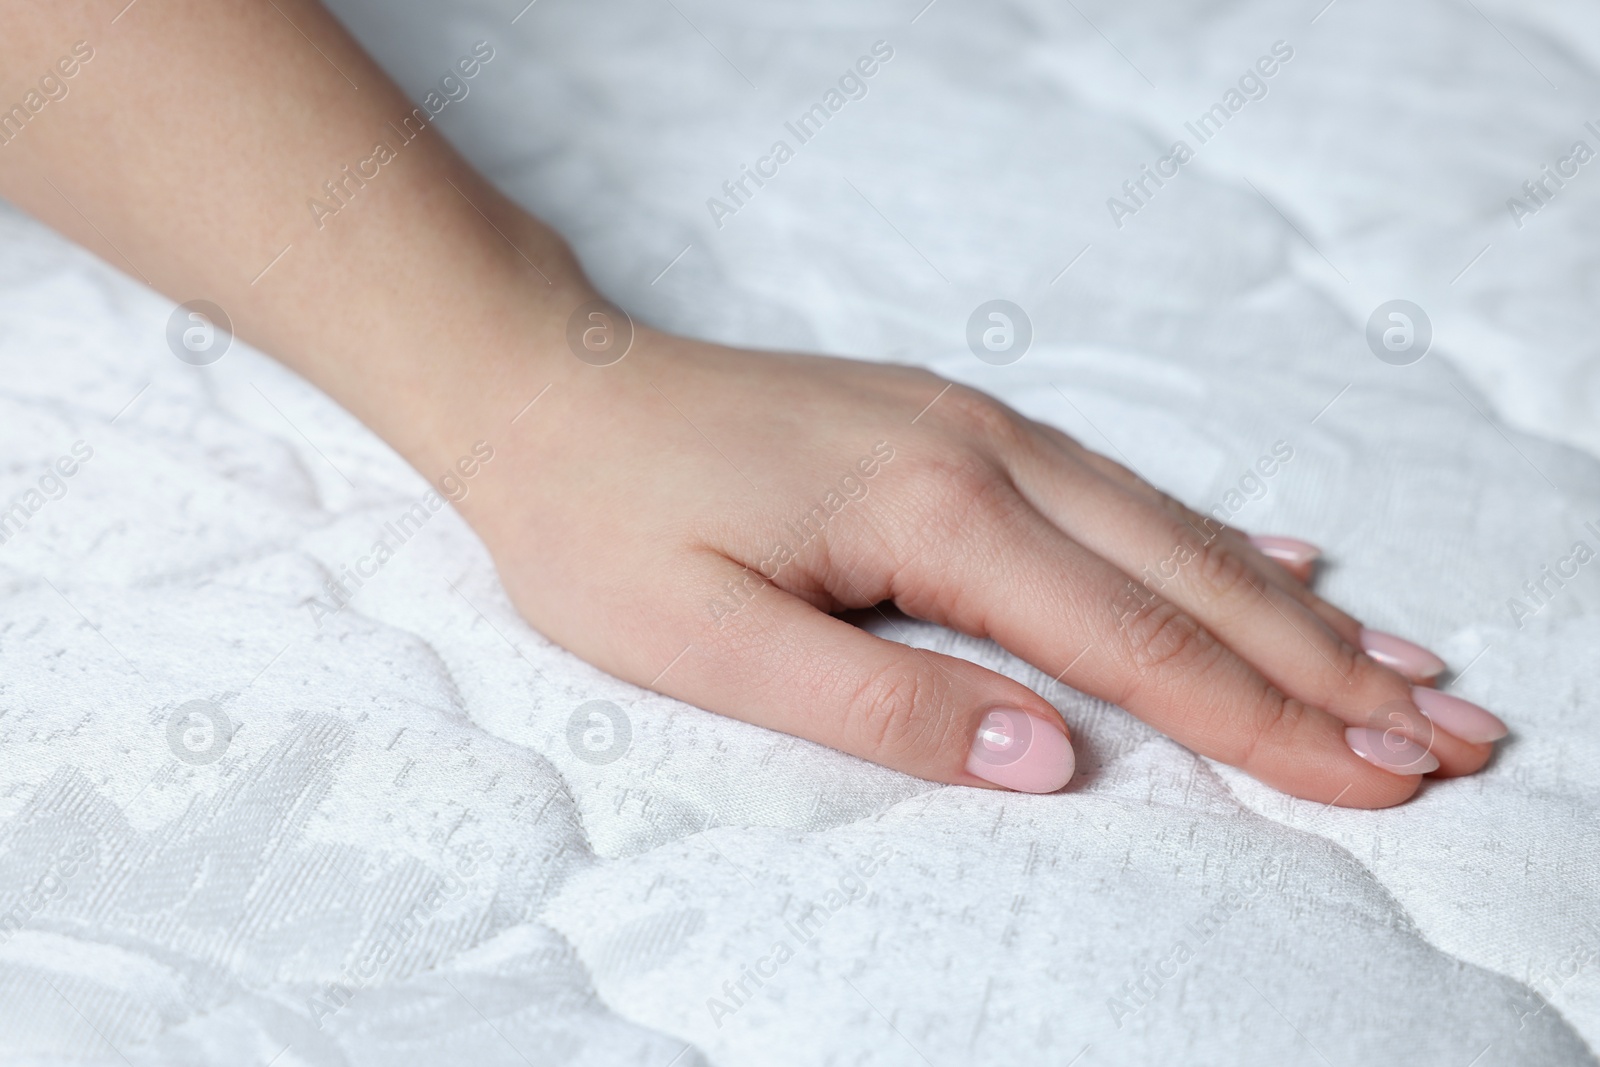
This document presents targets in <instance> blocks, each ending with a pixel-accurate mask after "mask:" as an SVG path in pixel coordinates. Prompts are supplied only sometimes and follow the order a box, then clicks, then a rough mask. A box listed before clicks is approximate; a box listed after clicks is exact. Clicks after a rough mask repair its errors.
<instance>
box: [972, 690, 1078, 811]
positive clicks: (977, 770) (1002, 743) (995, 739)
mask: <svg viewBox="0 0 1600 1067" xmlns="http://www.w3.org/2000/svg"><path fill="white" fill-rule="evenodd" d="M1076 767H1077V760H1076V758H1075V757H1074V756H1073V754H1072V742H1070V741H1068V740H1067V733H1066V731H1065V730H1064V729H1062V727H1061V725H1060V720H1059V719H1058V720H1056V721H1055V722H1049V721H1047V720H1045V719H1043V718H1041V717H1039V716H1036V715H1030V714H1029V713H1028V712H1026V711H1023V710H1021V709H1020V708H991V709H990V710H989V711H988V712H987V713H985V714H984V716H983V722H982V723H980V724H979V725H978V732H977V734H976V735H975V736H974V737H973V739H972V750H971V752H970V753H969V754H968V755H967V773H968V774H971V775H974V776H976V777H978V778H982V779H983V780H984V781H986V782H993V783H994V784H995V785H998V786H1004V787H1005V788H1007V789H1015V790H1017V791H1018V792H1022V793H1054V792H1055V791H1056V790H1057V789H1060V788H1061V787H1062V786H1064V785H1066V784H1067V783H1068V782H1070V781H1071V780H1072V772H1073V770H1075V769H1076Z"/></svg>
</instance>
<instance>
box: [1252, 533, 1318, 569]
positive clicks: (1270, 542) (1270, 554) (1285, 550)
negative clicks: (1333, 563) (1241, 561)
mask: <svg viewBox="0 0 1600 1067" xmlns="http://www.w3.org/2000/svg"><path fill="white" fill-rule="evenodd" d="M1250 543H1251V544H1252V545H1255V546H1256V550H1257V551H1259V552H1260V553H1261V554H1262V555H1263V556H1266V557H1267V558H1268V559H1275V560H1277V561H1279V562H1280V563H1289V564H1294V565H1302V564H1306V563H1310V562H1312V561H1313V560H1315V559H1318V558H1320V557H1321V555H1322V549H1320V548H1318V547H1317V546H1316V545H1314V544H1312V543H1311V542H1310V541H1302V540H1300V539H1299V538H1297V537H1276V536H1274V535H1272V534H1255V535H1254V536H1252V537H1251V538H1250Z"/></svg>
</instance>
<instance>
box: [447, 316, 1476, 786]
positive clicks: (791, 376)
mask: <svg viewBox="0 0 1600 1067" xmlns="http://www.w3.org/2000/svg"><path fill="white" fill-rule="evenodd" d="M596 321H601V320H596ZM543 384H545V383H541V382H539V381H538V378H537V376H529V378H528V380H527V384H526V386H525V387H524V388H523V391H522V393H520V394H513V395H500V396H498V397H496V398H495V402H494V404H493V405H492V407H493V408H494V409H495V411H494V412H493V414H491V412H490V411H489V410H488V408H485V410H483V411H480V412H479V413H478V414H477V417H476V418H475V419H473V420H470V421H472V422H474V423H475V424H478V425H501V426H506V427H507V432H506V434H505V436H504V437H503V438H496V439H495V440H493V441H492V444H493V447H494V448H495V453H496V455H495V460H494V462H493V464H492V466H489V467H485V475H483V476H480V480H479V482H478V483H475V488H474V492H473V494H472V496H471V497H470V498H469V500H468V501H467V502H466V505H465V507H464V510H465V511H466V513H467V515H468V517H469V519H470V520H471V521H472V522H473V523H474V524H475V526H476V527H477V529H478V530H479V531H480V533H481V534H482V535H483V537H484V538H485V540H486V542H487V543H488V545H489V547H490V550H491V551H492V552H493V554H494V557H495V559H496V561H497V562H498V565H499V568H500V573H501V576H502V578H503V580H504V581H505V583H506V586H507V588H508V589H509V591H510V593H511V596H512V598H513V600H514V601H515V603H516V605H517V607H518V608H519V610H520V611H521V612H522V613H523V614H524V615H525V616H526V617H527V619H528V620H529V622H531V623H532V624H533V626H534V627H536V628H537V629H538V630H540V631H541V632H542V633H544V634H546V635H547V636H549V637H550V638H552V639H553V640H555V641H557V642H559V643H560V644H562V645H564V646H565V647H567V648H569V649H571V650H572V651H574V652H576V653H577V654H578V655H580V656H582V657H584V658H585V659H587V660H589V661H591V662H593V663H595V664H597V665H598V666H600V667H602V668H604V669H606V670H608V671H610V672H612V673H614V674H616V675H618V676H620V677H622V678H625V679H628V680H630V681H633V682H635V683H637V684H639V685H643V686H648V687H652V688H655V689H658V690H660V691H662V692H665V693H668V694H670V695H672V696H675V697H678V698H680V699H682V700H685V701H687V702H689V703H692V704H696V705H699V706H700V707H703V708H708V709H710V710H713V711H717V712H721V713H722V714H725V715H730V716H733V717H736V718H740V719H744V720H746V721H749V722H753V723H757V724H759V725H762V726H766V727H770V728H772V729H775V730H781V731H784V732H786V733H791V734H795V735H798V736H801V737H805V738H809V739H811V740H813V741H817V742H819V743H821V744H824V745H829V746H831V747H833V748H837V749H841V750H843V751H846V752H850V753H853V754H855V755H858V756H861V757H863V758H865V759H869V760H872V761H874V762H877V763H881V764H883V765H885V766H888V767H892V768H895V769H897V770H901V771H904V772H906V773H909V774H914V775H918V776H920V777H923V778H929V779H933V780H935V781H940V782H951V783H958V784H964V785H996V786H1002V787H1006V788H1011V789H1018V790H1025V791H1029V792H1047V791H1051V790H1055V789H1058V788H1060V787H1061V786H1063V785H1064V784H1066V782H1067V781H1068V780H1069V779H1070V778H1071V777H1072V773H1073V765H1074V761H1073V753H1072V749H1071V746H1070V743H1069V741H1068V738H1067V735H1066V731H1065V729H1064V727H1063V725H1062V722H1061V717H1060V715H1058V714H1057V713H1056V711H1055V709H1054V708H1052V707H1051V705H1050V704H1049V703H1047V702H1046V701H1044V700H1043V699H1041V698H1040V697H1039V696H1038V695H1037V694H1036V693H1034V692H1032V691H1031V690H1029V689H1027V688H1026V687H1024V686H1022V685H1020V684H1018V683H1017V682H1014V681H1012V680H1010V679H1008V678H1005V677H1003V676H1001V675H999V674H996V673H995V672H993V671H990V670H986V669H984V668H982V667H979V666H976V665H974V664H972V663H969V662H967V661H965V660H961V659H956V658H953V657H950V656H944V655H940V654H938V653H935V652H928V651H923V650H919V649H913V648H910V647H907V646H905V645H902V644H898V643H895V642H893V641H888V640H884V639H882V638H879V637H875V636H873V635H871V634H868V633H866V632H864V631H862V630H860V629H858V628H857V627H854V626H852V625H850V624H849V623H846V622H844V621H842V620H840V619H838V618H835V617H833V616H832V615H831V614H830V613H832V612H838V611H842V610H845V609H851V608H865V607H869V606H872V605H876V604H879V603H880V602H883V601H892V602H894V604H895V605H897V606H898V607H899V608H900V609H901V610H902V611H904V612H905V613H906V614H909V615H913V616H916V617H918V618H923V619H928V620H931V621H933V622H937V623H940V624H942V625H946V626H949V627H952V628H954V629H956V630H959V631H961V632H963V633H966V634H971V635H973V636H977V637H988V638H993V639H994V640H995V641H997V642H999V643H1000V644H1001V645H1003V646H1005V647H1006V648H1008V649H1010V650H1011V651H1012V652H1014V653H1016V654H1017V655H1018V656H1020V657H1022V658H1023V659H1026V660H1027V661H1028V662H1030V663H1032V664H1033V665H1034V666H1036V667H1038V668H1039V669H1041V670H1043V671H1044V672H1045V673H1046V674H1049V675H1053V676H1057V677H1059V678H1060V680H1062V681H1064V682H1066V683H1067V684H1069V685H1072V686H1074V687H1075V688H1078V689H1081V690H1083V691H1084V692H1087V693H1091V694H1093V695H1095V696H1099V697H1103V698H1105V699H1106V700H1109V701H1112V702H1114V703H1116V704H1119V705H1121V706H1123V707H1125V708H1127V709H1128V710H1129V711H1131V712H1133V713H1134V714H1135V715H1138V716H1139V717H1140V718H1143V719H1144V720H1146V721H1147V722H1149V723H1150V724H1151V725H1153V726H1155V727H1156V728H1158V729H1160V730H1162V731H1163V732H1165V733H1166V734H1168V735H1170V736H1171V737H1173V738H1174V739H1176V740H1177V741H1179V742H1181V743H1182V744H1184V745H1186V746H1187V747H1189V748H1191V749H1193V750H1194V751H1196V752H1198V753H1201V754H1202V755H1206V756H1210V757H1213V758H1215V759H1219V760H1221V761H1223V762H1226V763H1230V764H1233V765H1235V766H1237V767H1240V768H1242V769H1244V770H1246V771H1247V772H1249V773H1250V774H1252V775H1254V776H1255V777H1257V778H1259V779H1260V780H1262V781H1264V782H1266V783H1268V784H1270V785H1272V786H1275V787H1276V788H1278V789H1282V790H1284V791H1285V792H1289V793H1292V794H1294V795H1296V796H1300V797H1305V798H1308V799H1313V800H1318V801H1322V802H1324V803H1338V804H1342V805H1348V806H1356V807H1381V806H1384V805H1389V804H1394V803H1398V802H1399V801H1402V800H1404V799H1406V798H1407V797H1409V796H1410V795H1411V794H1412V793H1413V792H1414V791H1415V790H1416V789H1417V786H1418V782H1419V775H1421V774H1423V773H1428V772H1437V773H1440V774H1448V775H1454V774H1466V773H1470V772H1472V771H1475V770H1477V769H1478V768H1479V767H1481V766H1482V765H1483V764H1484V762H1485V761H1486V760H1487V759H1488V756H1489V753H1490V746H1489V745H1488V744H1487V743H1485V742H1487V741H1489V740H1492V739H1493V738H1494V737H1497V736H1500V735H1502V734H1503V733H1504V728H1503V727H1502V726H1500V724H1499V722H1498V720H1496V719H1494V718H1493V717H1492V716H1490V715H1488V713H1487V712H1483V711H1482V710H1481V709H1477V708H1475V707H1474V706H1472V705H1467V704H1465V702H1461V701H1457V700H1455V699H1454V698H1450V697H1442V696H1441V695H1440V694H1437V693H1434V692H1433V691H1431V690H1427V689H1421V690H1419V689H1416V688H1414V686H1415V685H1416V684H1417V683H1425V682H1427V681H1428V680H1429V678H1431V676H1432V675H1434V674H1436V673H1438V671H1439V670H1441V669H1442V668H1443V666H1444V665H1443V663H1441V662H1440V661H1439V660H1437V659H1436V658H1435V657H1433V656H1431V655H1430V654H1429V653H1427V652H1425V651H1424V650H1422V649H1420V648H1417V647H1416V646H1414V645H1410V644H1409V643H1407V642H1403V641H1401V640H1399V639H1397V638H1393V637H1389V636H1387V635H1382V634H1376V633H1373V632H1371V631H1366V630H1363V628H1362V626H1361V624H1360V623H1359V622H1357V621H1356V620H1355V619H1352V618H1351V617H1350V616H1348V615H1346V614H1344V613H1343V612H1341V611H1339V610H1338V609H1336V608H1334V607H1332V606H1331V605H1329V604H1327V603H1326V602H1324V601H1322V600H1321V599H1320V598H1318V597H1317V596H1316V595H1314V594H1313V593H1311V592H1309V591H1308V590H1307V589H1306V588H1305V586H1304V585H1303V584H1302V581H1301V579H1303V578H1304V577H1305V576H1306V575H1307V574H1308V573H1309V569H1310V566H1311V559H1312V557H1313V555H1314V550H1313V549H1310V546H1305V545H1303V544H1302V543H1300V542H1294V541H1289V540H1287V539H1270V538H1263V539H1261V544H1262V546H1263V548H1265V549H1266V552H1264V551H1263V550H1262V549H1261V548H1257V547H1255V546H1254V545H1252V544H1251V542H1249V541H1248V540H1247V539H1246V538H1245V537H1244V536H1242V535H1241V534H1239V533H1238V532H1236V531H1233V530H1230V529H1226V528H1224V527H1222V526H1221V525H1220V524H1218V523H1217V522H1216V520H1214V519H1210V518H1206V517H1203V516H1200V515H1198V514H1196V513H1194V512H1192V511H1190V510H1189V509H1187V508H1185V507H1183V506H1182V505H1180V504H1179V503H1177V502H1176V501H1174V500H1173V499H1171V498H1170V497H1167V496H1165V495H1163V494H1162V493H1160V492H1158V491H1157V490H1155V489H1153V488H1151V487H1150V486H1149V485H1147V484H1145V483H1144V482H1143V481H1141V480H1140V479H1139V478H1137V477H1136V476H1135V475H1133V474H1132V473H1131V472H1129V471H1128V470H1126V469H1125V468H1123V467H1121V466H1119V465H1117V464H1116V463H1113V462H1112V461H1110V460H1108V459H1106V458H1105V457H1103V456H1099V455H1096V454H1095V453H1092V452H1089V451H1087V450H1086V449H1084V448H1083V447H1082V446H1080V445H1079V444H1077V442H1075V441H1073V440H1072V439H1071V438H1069V437H1067V436H1066V435H1065V434H1062V433H1060V432H1059V431H1057V430H1055V429H1053V428H1051V427H1048V426H1044V425H1041V424H1039V423H1036V422H1032V421H1030V420H1028V419H1026V418H1023V417H1022V416H1020V415H1018V414H1017V413H1016V412H1014V411H1011V410H1010V409H1008V408H1007V407H1005V406H1004V405H1002V404H1000V403H998V402H997V401H995V400H992V399H990V398H988V397H986V396H984V395H982V394H980V393H977V392H975V391H973V390H970V389H966V388H963V387H961V386H956V385H951V384H950V383H948V382H945V381H943V380H941V379H939V378H937V377H936V376H934V375H932V374H929V373H927V372H924V371H921V370H915V369H910V368H905V367H895V366H881V365H874V364H864V363H858V362H853V361H848V360H840V359H828V358H822V357H815V356H799V355H780V354H773V353H756V352H748V351H739V350H734V349H729V348H724V347H719V346H715V345H709V344H702V343H696V342H692V341H687V340H683V339H681V338H676V337H670V336H667V335H663V334H660V333H657V332H653V331H649V330H641V331H640V332H639V336H638V338H637V339H636V340H635V341H634V343H633V347H632V350H631V351H630V352H629V354H628V355H627V357H626V358H624V359H622V360H621V361H620V362H618V363H616V364H613V365H610V366H605V367H598V366H590V365H586V364H584V363H582V362H580V361H578V360H576V359H571V360H568V361H567V365H566V366H564V367H563V368H562V369H561V371H560V372H559V373H558V374H556V375H555V381H554V382H553V384H550V388H549V390H548V392H547V393H545V394H544V395H542V396H541V397H540V400H539V403H538V404H537V405H536V406H535V407H533V408H531V409H525V410H524V411H523V413H522V414H521V415H519V416H517V422H516V423H515V424H514V425H513V424H511V423H510V422H509V419H510V417H511V416H512V415H513V414H514V413H516V412H517V411H518V409H521V408H523V405H525V404H526V402H527V400H528V399H529V398H531V397H533V396H535V395H536V394H538V393H539V392H540V390H541V389H542V385H543ZM1268 552H1270V553H1271V555H1268V554H1267V553H1268ZM1363 646H1365V648H1366V649H1367V650H1368V651H1363ZM1379 660H1382V661H1383V662H1379ZM1385 663H1387V664H1388V665H1387V666H1385V665H1384V664H1385ZM1407 675H1409V677H1408V676H1407ZM1419 692H1421V693H1424V694H1426V695H1425V696H1423V697H1422V698H1421V700H1422V707H1423V710H1426V711H1428V712H1429V713H1430V714H1432V715H1434V717H1435V718H1434V719H1429V718H1428V717H1427V716H1425V715H1422V714H1419V711H1418V702H1419V701H1418V697H1417V694H1418V693H1419ZM1436 727H1438V728H1436ZM1446 728H1448V729H1452V730H1454V731H1457V732H1456V733H1452V732H1446ZM1475 742H1476V743H1475Z"/></svg>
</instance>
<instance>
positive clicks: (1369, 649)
mask: <svg viewBox="0 0 1600 1067" xmlns="http://www.w3.org/2000/svg"><path fill="white" fill-rule="evenodd" d="M1361 648H1362V651H1364V652H1366V654H1367V655H1369V656H1371V657H1372V658H1373V659H1375V660H1377V661H1378V662H1379V663H1381V664H1383V665H1384V666H1385V667H1388V668H1389V669H1390V670H1392V671H1396V672H1398V673H1400V674H1403V675H1405V676H1406V677H1407V678H1410V679H1411V680H1412V681H1413V682H1425V681H1427V680H1428V679H1430V678H1432V677H1434V676H1435V675H1437V674H1438V673H1439V672H1440V671H1442V670H1444V660H1442V659H1440V658H1439V657H1438V656H1435V655H1434V654H1433V653H1432V652H1429V651H1428V650H1427V649H1425V648H1423V647H1422V646H1421V645H1418V644H1413V643H1412V642H1410V641H1407V640H1406V639H1405V638H1403V637H1396V636H1395V635H1394V634H1386V633H1383V632H1382V631H1380V630H1369V629H1367V628H1366V627H1365V626H1363V627H1362V628H1361Z"/></svg>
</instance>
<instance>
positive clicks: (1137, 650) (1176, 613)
mask: <svg viewBox="0 0 1600 1067" xmlns="http://www.w3.org/2000/svg"><path fill="white" fill-rule="evenodd" d="M1122 632H1123V640H1124V642H1125V643H1126V649H1127V653H1128V658H1129V662H1130V663H1131V664H1132V666H1133V668H1134V670H1135V672H1136V673H1152V674H1156V673H1159V674H1172V673H1188V672H1193V671H1204V670H1207V669H1209V668H1210V666H1211V665H1212V663H1213V662H1215V660H1216V657H1217V654H1218V653H1219V652H1220V651H1221V649H1222V646H1221V645H1219V644H1218V643H1217V640H1216V639H1215V638H1214V637H1212V636H1211V635H1210V634H1209V633H1207V632H1206V630H1205V628H1204V627H1202V626H1201V625H1200V624H1199V623H1198V622H1196V621H1195V620H1194V619H1192V618H1190V617H1189V616H1188V615H1186V614H1184V613H1183V612H1182V611H1180V610H1179V609H1178V608H1176V607H1175V606H1173V605H1172V604H1170V603H1167V602H1166V601H1159V602H1157V603H1155V604H1152V605H1150V606H1149V607H1148V608H1146V609H1145V610H1143V611H1140V612H1139V613H1137V614H1136V615H1134V616H1133V617H1132V618H1131V619H1129V620H1127V623H1126V625H1125V626H1124V627H1123V630H1122Z"/></svg>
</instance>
